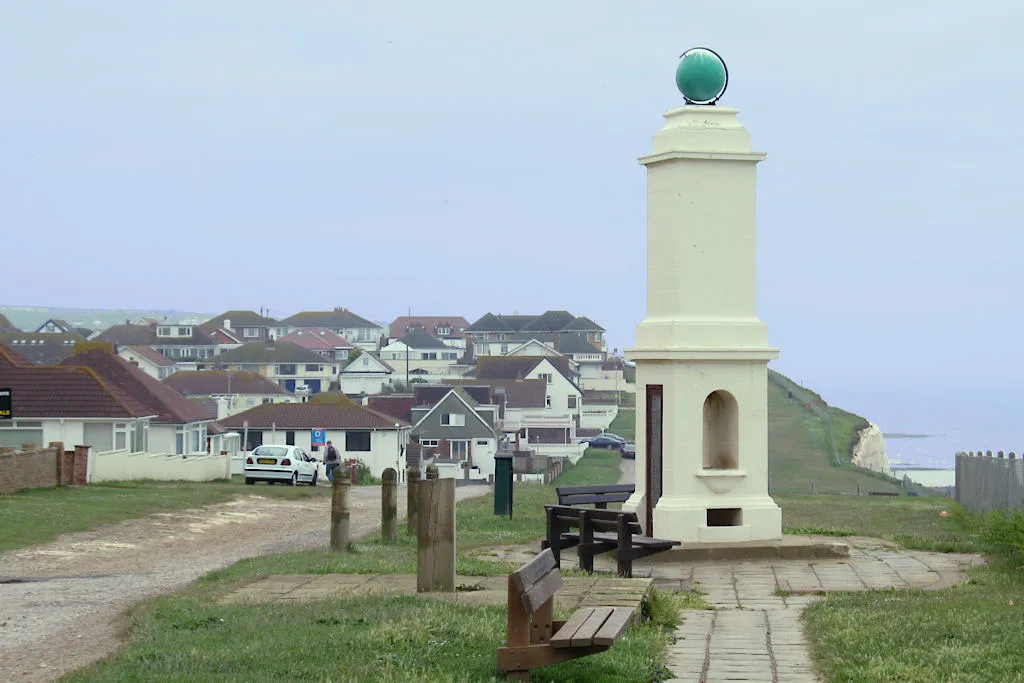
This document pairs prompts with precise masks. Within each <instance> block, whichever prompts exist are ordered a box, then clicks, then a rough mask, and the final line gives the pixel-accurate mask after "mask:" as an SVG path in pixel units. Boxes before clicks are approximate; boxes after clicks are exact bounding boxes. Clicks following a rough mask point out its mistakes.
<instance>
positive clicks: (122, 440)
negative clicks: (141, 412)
mask: <svg viewBox="0 0 1024 683" xmlns="http://www.w3.org/2000/svg"><path fill="white" fill-rule="evenodd" d="M114 450H115V451H126V450H128V425H127V424H126V423H124V422H116V423H114Z"/></svg>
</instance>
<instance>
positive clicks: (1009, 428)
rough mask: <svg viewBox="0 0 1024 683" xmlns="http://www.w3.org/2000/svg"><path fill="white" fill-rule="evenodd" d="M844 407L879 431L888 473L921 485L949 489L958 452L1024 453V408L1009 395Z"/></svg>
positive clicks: (881, 400)
mask: <svg viewBox="0 0 1024 683" xmlns="http://www.w3.org/2000/svg"><path fill="white" fill-rule="evenodd" d="M847 402H848V403H852V404H854V405H856V408H853V410H854V412H857V413H859V414H861V415H863V416H864V417H866V418H867V419H869V420H870V421H871V422H874V423H875V424H877V425H878V426H879V427H880V428H881V430H882V433H883V434H884V435H885V449H886V454H887V455H888V457H889V466H890V467H891V468H892V470H893V473H894V474H895V475H896V476H897V477H900V478H902V477H903V476H904V475H906V476H908V477H910V479H911V480H913V481H916V482H918V483H920V484H923V485H925V486H931V487H944V486H954V485H955V484H956V474H955V470H954V467H955V465H956V454H957V453H958V452H960V451H992V452H993V453H995V452H997V451H1004V452H1006V453H1009V452H1010V451H1014V452H1016V453H1017V454H1019V455H1020V454H1024V420H1022V419H1021V418H1022V416H1024V415H1022V413H1024V411H1022V407H1024V403H1022V402H1020V399H1019V398H1018V397H1017V395H1015V394H1014V392H1012V391H1009V390H1007V391H1005V392H998V391H991V390H989V391H975V392H970V391H957V392H950V393H945V392H943V391H941V390H938V391H934V392H931V393H929V394H919V395H917V396H910V395H905V394H904V395H895V394H887V395H874V396H872V395H860V396H855V397H850V398H849V399H847ZM839 405H843V404H839ZM844 407H845V406H844Z"/></svg>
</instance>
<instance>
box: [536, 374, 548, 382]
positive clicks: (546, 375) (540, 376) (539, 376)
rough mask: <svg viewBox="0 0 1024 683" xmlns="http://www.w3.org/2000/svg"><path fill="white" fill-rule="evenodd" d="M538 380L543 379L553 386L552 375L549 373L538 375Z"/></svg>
mask: <svg viewBox="0 0 1024 683" xmlns="http://www.w3.org/2000/svg"><path fill="white" fill-rule="evenodd" d="M537 379H542V380H544V381H545V382H547V383H548V384H551V373H549V372H542V373H540V374H538V375H537Z"/></svg>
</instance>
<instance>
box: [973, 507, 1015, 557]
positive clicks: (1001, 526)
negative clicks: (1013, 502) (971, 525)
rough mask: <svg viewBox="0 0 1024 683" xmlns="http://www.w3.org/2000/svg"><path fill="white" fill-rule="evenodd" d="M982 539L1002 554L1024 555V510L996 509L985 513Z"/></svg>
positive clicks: (982, 524)
mask: <svg viewBox="0 0 1024 683" xmlns="http://www.w3.org/2000/svg"><path fill="white" fill-rule="evenodd" d="M981 539H982V541H984V542H985V543H986V544H987V545H989V546H991V548H992V549H993V550H994V551H996V552H998V553H1000V554H1001V555H1008V556H1011V557H1024V510H1021V509H1017V510H1013V511H1012V512H1004V511H1002V510H994V511H992V512H990V513H988V514H987V515H985V516H984V518H982V522H981Z"/></svg>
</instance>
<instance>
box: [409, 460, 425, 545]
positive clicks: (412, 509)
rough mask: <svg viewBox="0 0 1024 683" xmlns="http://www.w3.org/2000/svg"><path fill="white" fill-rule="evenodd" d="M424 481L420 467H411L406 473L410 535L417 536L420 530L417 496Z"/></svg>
mask: <svg viewBox="0 0 1024 683" xmlns="http://www.w3.org/2000/svg"><path fill="white" fill-rule="evenodd" d="M421 479H423V473H422V472H420V468H418V467H409V468H407V469H406V471H405V481H406V482H407V483H408V486H407V490H406V494H405V523H406V529H407V530H408V532H409V533H410V534H415V533H416V530H417V528H418V526H417V520H418V519H419V514H418V512H417V511H418V510H419V502H420V501H419V497H418V496H417V494H416V487H417V485H418V484H419V483H420V480H421Z"/></svg>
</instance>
